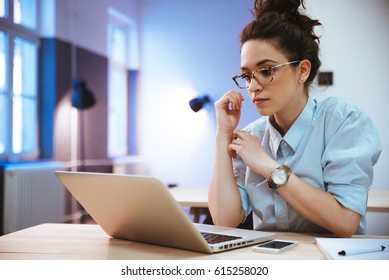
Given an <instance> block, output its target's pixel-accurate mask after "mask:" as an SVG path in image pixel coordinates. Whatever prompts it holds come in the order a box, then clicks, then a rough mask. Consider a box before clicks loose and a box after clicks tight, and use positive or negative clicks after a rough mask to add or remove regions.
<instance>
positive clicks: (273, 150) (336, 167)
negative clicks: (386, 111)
mask: <svg viewBox="0 0 389 280" xmlns="http://www.w3.org/2000/svg"><path fill="white" fill-rule="evenodd" d="M244 130H246V131H248V132H250V133H251V134H253V135H255V136H257V137H258V139H259V141H260V142H261V143H262V146H263V147H264V149H265V150H266V152H267V154H268V155H270V157H272V158H273V159H274V160H276V161H277V162H279V163H280V164H286V165H288V166H289V167H290V168H291V169H292V172H293V173H294V174H295V175H296V176H298V177H299V178H300V179H302V180H303V181H305V182H307V183H309V184H311V185H313V186H316V187H317V188H319V189H321V190H323V191H326V192H329V193H331V194H332V195H333V196H334V197H335V198H336V199H337V201H338V202H339V203H341V204H342V205H343V206H344V207H347V208H349V209H351V210H353V211H355V212H357V213H359V214H360V215H361V216H362V218H361V221H360V224H359V227H358V230H357V231H356V234H363V233H364V231H365V225H366V220H365V215H366V205H367V196H368V191H369V189H370V186H371V184H372V181H373V166H374V165H375V164H376V163H377V161H378V158H379V155H380V153H381V145H380V140H379V135H378V132H377V130H376V128H375V126H374V124H373V123H372V121H371V120H370V118H369V117H368V116H367V115H366V114H365V113H364V112H362V111H361V109H359V108H358V107H357V106H355V105H353V104H351V103H349V102H346V101H344V100H342V99H339V98H335V97H329V98H326V99H324V100H322V101H317V100H315V99H312V98H309V99H308V102H307V104H306V106H305V108H304V110H303V111H302V112H301V114H300V115H299V117H298V118H297V119H296V121H295V122H294V124H293V125H292V127H291V128H290V129H289V131H288V132H287V134H286V135H285V136H284V137H282V136H281V135H280V133H279V132H278V131H277V130H276V129H275V128H274V127H273V126H272V125H271V123H270V121H269V117H261V118H259V119H258V120H256V121H254V122H252V123H251V124H249V125H248V126H247V127H246V128H245V129H244ZM234 175H235V180H236V183H237V185H238V188H239V192H240V195H241V201H242V208H243V210H244V212H245V214H246V216H247V215H248V214H249V213H250V212H251V211H252V212H253V218H254V229H257V230H269V231H293V232H312V233H327V232H328V231H327V230H326V229H324V228H322V227H320V226H318V225H316V224H313V223H311V222H309V221H308V220H306V219H305V218H303V217H302V216H300V215H299V214H298V213H297V212H296V211H295V210H294V209H293V208H292V207H291V206H290V205H289V204H288V203H287V202H286V200H285V199H284V198H283V197H281V196H280V195H279V194H278V192H277V191H276V190H273V189H270V188H269V187H268V182H267V179H268V178H264V177H263V176H262V175H260V174H257V173H254V172H252V171H251V170H250V169H249V168H248V167H247V166H246V165H245V164H244V162H243V161H242V159H241V158H239V157H237V158H235V159H234Z"/></svg>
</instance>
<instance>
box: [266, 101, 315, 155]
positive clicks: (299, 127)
mask: <svg viewBox="0 0 389 280" xmlns="http://www.w3.org/2000/svg"><path fill="white" fill-rule="evenodd" d="M315 108H316V102H315V100H314V99H312V98H308V102H307V104H306V105H305V107H304V109H303V111H302V112H301V113H300V115H299V116H298V117H297V119H296V120H295V122H294V123H293V125H292V127H291V128H290V129H289V130H288V132H287V133H286V135H285V136H284V138H282V136H281V134H280V133H279V132H278V131H277V130H276V129H275V128H274V126H273V125H272V124H271V123H270V118H269V117H268V118H267V122H268V127H269V133H270V140H271V143H270V147H271V149H272V152H273V154H275V153H276V151H277V150H278V148H279V146H280V143H281V141H282V139H284V140H285V141H286V142H287V143H288V144H289V146H290V147H291V148H292V149H293V151H294V152H296V151H297V148H298V147H299V145H300V143H301V140H302V139H303V137H304V135H305V133H304V132H305V131H308V127H310V126H311V123H312V120H313V116H314V112H315Z"/></svg>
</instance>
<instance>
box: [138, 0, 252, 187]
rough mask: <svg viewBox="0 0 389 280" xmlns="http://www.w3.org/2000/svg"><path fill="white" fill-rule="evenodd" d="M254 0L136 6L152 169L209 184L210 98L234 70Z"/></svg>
mask: <svg viewBox="0 0 389 280" xmlns="http://www.w3.org/2000/svg"><path fill="white" fill-rule="evenodd" d="M251 6H252V0H245V1H236V0H211V1H209V0H197V1H181V0H165V1H157V0H156V1H152V0H151V1H145V2H144V3H143V6H142V9H141V10H142V13H141V19H142V22H141V26H142V29H141V33H140V34H141V65H142V66H141V87H140V93H139V98H140V103H139V110H140V115H139V143H140V145H141V146H140V149H141V153H142V154H143V155H145V156H146V157H147V159H148V161H149V168H150V173H151V174H152V175H154V176H157V177H159V178H161V179H162V180H163V181H165V182H166V183H178V184H180V185H185V186H189V185H190V186H196V185H208V182H209V179H210V174H211V169H212V161H213V150H214V131H215V127H214V115H213V114H214V112H213V105H210V104H209V105H208V106H207V107H206V110H204V109H203V110H201V111H199V112H198V113H194V112H192V111H191V109H190V108H189V105H188V101H189V100H190V99H191V98H193V97H197V96H199V95H203V94H204V93H208V94H209V95H210V97H211V98H212V99H213V100H216V99H217V98H219V97H220V96H221V95H223V94H224V93H225V92H226V91H228V90H229V89H230V88H232V87H233V81H232V79H231V77H232V76H233V75H234V74H237V73H238V72H239V71H240V57H239V31H240V30H241V28H242V27H243V26H244V25H245V24H247V23H248V22H249V20H250V19H251V15H250V12H249V9H251Z"/></svg>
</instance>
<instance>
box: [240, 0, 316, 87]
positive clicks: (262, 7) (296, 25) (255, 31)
mask: <svg viewBox="0 0 389 280" xmlns="http://www.w3.org/2000/svg"><path fill="white" fill-rule="evenodd" d="M300 5H301V6H302V7H303V8H304V9H305V7H304V0H267V1H263V0H255V2H254V9H253V14H254V15H255V17H256V18H255V19H254V20H253V21H252V22H251V23H249V24H248V25H247V26H246V27H245V28H244V29H243V30H242V32H241V35H240V43H241V45H243V44H244V43H245V42H247V41H249V40H253V39H261V40H268V41H271V42H272V43H273V44H274V46H275V47H276V48H278V49H280V50H281V51H282V52H283V53H284V54H285V55H286V56H287V57H288V59H289V61H293V60H303V59H307V60H309V61H310V62H311V73H310V75H309V77H308V79H307V81H306V85H307V86H308V85H309V84H311V83H312V81H313V80H314V78H315V76H316V74H317V71H318V69H319V67H320V65H321V62H320V59H319V37H318V36H316V35H315V33H314V30H313V29H314V27H315V26H318V25H321V23H320V22H319V21H318V20H312V19H311V18H309V17H308V16H306V15H304V14H301V13H300V12H299V7H300Z"/></svg>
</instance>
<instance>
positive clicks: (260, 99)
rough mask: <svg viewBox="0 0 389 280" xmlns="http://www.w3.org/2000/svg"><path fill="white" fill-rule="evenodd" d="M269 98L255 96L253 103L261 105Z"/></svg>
mask: <svg viewBox="0 0 389 280" xmlns="http://www.w3.org/2000/svg"><path fill="white" fill-rule="evenodd" d="M267 100H269V98H254V99H253V103H254V104H255V105H257V106H261V105H262V104H263V103H265V102H266V101H267Z"/></svg>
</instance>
